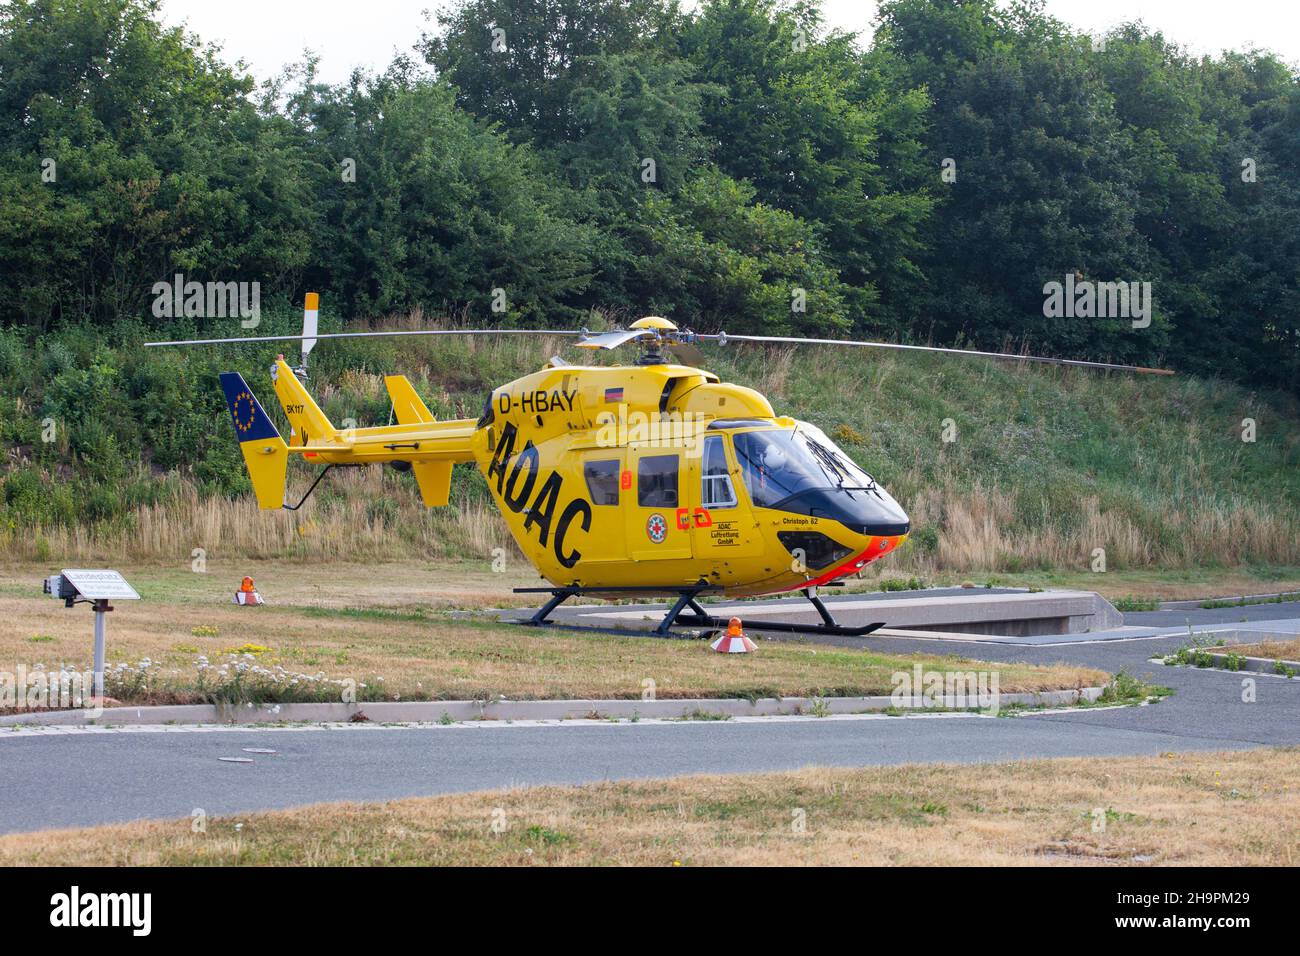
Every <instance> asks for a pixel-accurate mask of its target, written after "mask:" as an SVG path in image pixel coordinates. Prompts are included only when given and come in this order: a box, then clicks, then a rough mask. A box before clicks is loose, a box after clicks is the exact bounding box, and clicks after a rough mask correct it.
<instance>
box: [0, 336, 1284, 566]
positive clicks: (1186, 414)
mask: <svg viewBox="0 0 1300 956" xmlns="http://www.w3.org/2000/svg"><path fill="white" fill-rule="evenodd" d="M415 321H416V322H419V321H421V320H420V319H418V317H417V319H416V320H415ZM37 351H39V350H37ZM74 351H75V350H74ZM130 351H131V350H129V349H126V348H125V347H123V348H122V349H120V350H119V351H118V352H116V353H110V355H109V357H108V363H109V364H110V365H112V364H113V363H115V362H116V364H117V365H120V366H122V368H123V369H126V368H130V367H131V363H132V362H133V361H137V359H136V358H135V357H134V356H133V355H129V354H128V353H129V352H130ZM235 353H238V354H235ZM235 353H232V352H227V353H224V354H222V355H220V356H216V355H213V354H210V353H187V354H186V355H185V357H184V359H183V360H182V359H180V358H177V357H175V356H170V357H166V358H163V357H161V356H160V357H159V358H158V359H157V360H156V361H159V362H163V363H164V365H163V367H162V369H161V372H162V373H163V374H162V378H164V379H165V378H166V370H167V369H170V368H172V367H173V366H172V365H168V364H166V363H181V364H179V365H175V366H174V367H175V368H182V367H183V368H184V369H185V373H184V374H185V375H186V377H187V380H189V381H191V382H196V381H198V380H200V379H201V378H202V373H203V371H204V370H208V371H210V370H212V369H215V368H216V367H217V366H218V365H221V366H227V365H235V366H237V367H241V368H244V369H246V370H247V371H248V373H249V374H250V375H253V376H254V377H252V378H250V381H252V382H254V383H255V387H257V388H259V389H260V390H261V391H262V392H264V393H265V394H264V396H263V397H264V400H265V399H267V398H269V397H270V391H271V390H270V387H269V384H267V383H266V382H265V375H264V373H261V372H257V373H254V371H253V370H254V369H260V368H261V367H262V366H264V363H265V358H266V354H265V353H262V352H257V351H254V350H253V349H251V348H245V349H239V350H235ZM556 353H560V354H562V355H564V356H565V357H566V358H568V359H570V360H579V359H580V358H586V356H585V355H584V356H579V355H578V354H577V350H574V349H572V348H569V347H567V343H566V340H564V339H561V338H556V339H554V340H546V341H544V342H525V341H519V340H509V341H507V340H503V341H499V342H483V341H479V342H472V341H468V340H446V339H442V340H438V341H436V342H433V341H421V342H412V341H410V340H405V341H403V342H401V343H400V344H395V343H394V342H392V341H367V342H353V343H346V344H342V343H330V344H328V345H327V346H325V347H322V348H320V349H318V350H317V352H316V354H315V356H314V357H313V358H314V368H313V379H312V387H313V389H314V390H315V391H316V392H317V393H318V394H319V396H320V398H321V401H322V403H323V405H324V406H325V408H326V410H327V412H328V413H329V414H330V415H331V416H332V417H334V418H335V420H336V421H342V420H343V419H344V418H349V417H350V418H354V419H355V420H357V422H358V423H359V424H372V423H377V422H382V421H385V420H386V419H387V414H388V405H387V399H386V396H385V393H384V390H383V386H382V378H381V376H382V374H383V373H385V372H393V371H400V372H405V373H406V374H408V375H409V376H410V377H411V378H412V379H413V381H414V382H415V383H416V386H417V388H418V389H419V390H420V391H421V393H422V394H423V395H425V396H426V397H427V399H428V402H429V405H430V407H431V408H432V409H433V410H434V411H435V413H437V414H439V415H441V416H476V415H477V414H478V412H479V410H480V408H481V405H482V401H483V398H484V396H485V395H486V393H487V390H488V389H489V388H490V387H491V386H492V385H495V384H499V383H501V382H504V381H508V380H509V379H510V378H512V377H515V376H517V375H519V374H522V373H525V372H527V371H530V370H533V369H535V368H537V367H538V366H539V365H540V364H541V362H542V361H543V360H544V359H545V358H546V357H548V356H550V355H552V354H556ZM151 354H152V353H151ZM709 354H710V358H711V367H712V368H713V370H714V371H717V372H718V373H719V374H721V375H722V376H723V377H724V378H726V379H730V380H734V381H738V382H741V383H744V384H748V385H753V386H755V387H757V388H759V389H760V390H761V391H763V392H764V393H766V394H767V395H769V397H770V398H771V399H772V400H773V404H774V405H775V406H776V408H777V411H778V412H780V413H783V414H792V415H794V416H796V417H799V418H804V419H807V420H809V421H813V422H815V423H817V424H819V425H821V426H822V427H823V428H824V429H825V430H826V431H827V432H828V433H829V434H832V435H833V436H834V437H836V438H837V440H839V441H840V442H841V443H842V444H843V445H845V447H846V448H847V449H848V450H850V451H851V452H852V453H853V454H854V455H855V456H857V457H858V458H859V459H860V460H861V462H862V463H863V464H864V465H865V466H866V467H867V468H868V470H871V471H873V473H875V474H876V476H877V477H878V478H879V479H880V480H881V481H882V482H883V483H884V484H885V485H886V487H888V488H889V489H890V490H891V491H892V492H893V493H894V494H895V496H896V497H898V498H899V499H900V501H902V502H903V503H904V505H905V506H906V507H907V508H908V510H909V511H910V512H911V514H912V516H913V518H914V521H915V524H916V534H915V535H914V536H913V539H912V541H911V542H909V544H908V545H907V546H906V547H905V549H904V550H903V551H902V552H901V553H899V554H898V555H896V556H894V557H892V558H891V559H890V570H891V571H894V572H897V571H904V572H909V573H911V572H920V573H925V574H930V575H933V574H935V573H939V572H944V571H952V572H957V573H960V572H965V571H986V572H987V571H997V572H1024V571H1035V570H1058V571H1059V570H1068V569H1075V570H1086V569H1087V568H1088V566H1089V562H1090V560H1091V555H1092V553H1093V551H1094V549H1096V548H1104V549H1105V550H1106V559H1107V564H1108V567H1109V568H1111V569H1118V568H1141V567H1150V566H1155V565H1160V566H1163V567H1183V568H1187V567H1201V566H1209V567H1236V566H1242V565H1255V566H1268V565H1294V564H1300V533H1298V531H1300V517H1298V516H1300V467H1297V466H1298V465H1300V424H1298V422H1300V412H1298V410H1297V407H1296V405H1295V403H1294V402H1293V401H1291V400H1290V399H1286V398H1282V397H1278V396H1268V397H1264V396H1257V395H1253V394H1251V393H1249V392H1247V391H1244V390H1242V389H1240V388H1238V387H1236V386H1231V385H1227V384H1224V383H1219V382H1208V381H1204V380H1198V379H1193V378H1187V377H1175V378H1173V379H1164V378H1154V377H1134V376H1128V375H1120V374H1099V373H1094V372H1086V371H1081V370H1072V369H1051V368H1041V367H1037V366H1028V365H1025V366H1020V365H1007V364H1001V363H992V362H988V361H983V360H975V359H969V360H964V359H958V358H948V357H938V356H915V355H891V354H885V353H877V352H872V351H869V350H831V349H827V348H817V347H808V348H805V349H802V350H798V351H797V352H796V351H794V350H788V349H776V350H762V349H753V348H737V347H735V346H728V347H727V348H726V349H720V350H717V349H715V350H711V351H710V353H709ZM623 357H624V358H626V357H627V356H623ZM150 360H151V361H153V359H150ZM72 361H74V363H75V361H80V359H77V358H75V357H74V359H73V360H72ZM30 364H31V366H32V367H33V368H36V367H40V366H41V365H42V360H41V358H40V356H39V355H37V354H33V355H32V356H30ZM150 371H151V373H152V374H153V375H154V376H155V377H158V375H159V373H160V369H158V368H153V367H150ZM133 375H134V378H135V380H137V381H138V380H141V379H143V380H144V381H145V383H146V386H147V387H145V388H143V390H142V392H141V394H140V396H139V397H138V399H137V400H136V404H135V405H132V406H131V407H130V408H127V409H125V411H122V412H119V417H120V416H121V415H127V416H130V415H140V416H145V415H148V414H149V413H150V409H151V408H153V405H151V404H150V403H151V402H152V401H153V400H152V399H151V398H150V394H151V393H150V389H151V388H152V389H153V391H154V392H157V391H158V388H159V386H157V385H156V384H153V385H150V384H149V383H150V382H151V381H152V379H150V378H149V376H148V375H143V376H142V374H141V373H140V370H139V369H134V371H133ZM119 377H121V376H119ZM4 381H5V382H6V383H8V384H7V385H6V388H7V389H8V390H9V391H11V392H13V391H21V392H22V393H23V395H22V401H21V402H20V403H19V404H14V396H13V395H12V394H11V395H6V396H4V399H3V402H0V408H4V407H5V403H8V409H9V411H7V412H5V414H7V415H9V416H11V417H13V418H15V420H16V421H11V422H9V424H8V427H7V430H6V433H7V434H16V433H17V432H18V431H21V429H20V428H19V425H20V424H21V422H22V421H25V420H26V419H23V416H24V415H26V416H27V417H29V418H30V417H33V416H36V415H39V414H41V413H42V410H43V409H44V408H45V407H46V405H47V404H48V396H46V395H44V393H43V388H44V386H43V385H42V383H41V381H40V380H39V378H30V379H26V380H24V379H23V378H22V376H15V375H14V374H8V375H7V377H6V378H5V379H4ZM183 397H184V396H181V398H183ZM177 400H178V401H179V400H181V399H177ZM141 403H143V404H141ZM277 413H278V410H277ZM188 414H189V415H190V417H189V418H187V419H186V420H185V421H187V422H190V424H191V425H192V424H193V422H198V424H199V426H201V428H202V430H203V431H204V432H206V433H208V434H207V435H206V436H205V438H204V439H203V440H205V441H208V442H210V443H211V444H210V447H209V446H208V445H203V446H202V447H203V448H204V449H205V451H204V454H205V455H206V456H207V457H206V458H204V460H203V462H202V467H201V469H200V476H204V475H207V476H210V475H211V473H212V472H213V471H214V470H216V471H218V472H219V473H220V474H230V473H232V470H233V469H237V467H238V462H237V461H236V460H235V457H234V456H233V454H230V449H229V448H227V447H225V443H223V442H222V439H224V438H228V437H229V436H225V434H224V430H225V429H226V426H225V423H224V421H223V420H222V418H223V416H222V415H220V414H219V413H217V414H214V413H212V412H211V411H210V410H200V411H191V412H190V413H188ZM180 415H181V413H180V412H176V413H171V412H168V414H167V415H165V416H164V424H163V425H158V426H154V431H155V432H158V430H159V429H162V430H164V431H165V430H166V428H167V427H168V426H167V425H166V424H165V422H166V421H170V420H171V419H172V418H175V419H176V421H177V422H178V423H179V422H180V421H181V419H180ZM1247 417H1250V418H1254V419H1255V420H1256V421H1257V423H1258V440H1257V441H1256V442H1254V443H1245V442H1243V441H1241V421H1242V419H1243V418H1247ZM948 419H951V420H952V422H953V424H955V426H956V429H957V440H956V441H955V442H951V443H946V442H944V441H943V440H942V430H943V427H944V423H945V420H948ZM74 427H75V425H74ZM177 427H180V425H179V424H178V425H177ZM187 427H189V426H187ZM149 434H151V433H150V432H148V431H145V432H143V433H142V435H143V437H140V435H137V436H136V437H137V438H138V439H139V440H140V441H146V440H147V439H148V437H149ZM159 434H161V432H159ZM193 442H194V444H195V447H200V439H197V438H196V439H194V440H193ZM228 444H229V445H230V446H232V447H233V442H229V443H228ZM179 447H180V448H181V452H180V454H183V453H184V449H185V448H186V447H188V446H187V445H185V444H184V443H183V442H182V443H180V445H179ZM22 454H27V455H28V457H30V458H34V459H37V461H36V462H35V464H34V465H33V467H35V468H36V469H37V470H39V471H43V472H45V473H47V474H49V475H50V476H63V477H65V478H66V477H67V476H68V475H69V474H71V475H75V474H77V473H78V468H80V467H81V465H82V464H84V462H82V457H83V456H82V455H81V453H79V452H78V451H77V447H76V442H70V443H69V446H68V447H67V448H66V449H62V450H55V451H51V450H48V449H41V448H39V447H37V448H35V449H33V448H32V446H30V445H28V446H27V447H26V450H25V451H24V452H20V453H19V454H17V455H11V458H14V457H21V455H22ZM51 454H54V455H55V456H56V459H55V460H54V461H50V460H49V456H50V455H51ZM132 454H133V452H132V451H131V449H130V447H129V442H128V441H127V440H126V439H123V440H122V456H121V457H124V458H127V459H130V456H131V455H132ZM135 454H137V455H138V454H139V453H138V452H136V453H135ZM144 454H145V455H146V456H147V457H150V458H153V459H154V460H155V461H156V460H157V458H156V456H155V455H154V453H153V452H152V451H149V450H146V451H145V452H144ZM175 454H177V453H176V452H173V455H174V456H175ZM42 455H44V456H45V458H44V460H41V456H42ZM128 464H131V462H130V461H128ZM457 472H458V474H457V479H456V483H455V494H456V498H457V502H458V507H456V508H452V509H446V510H443V511H439V512H433V513H425V512H424V510H423V509H422V508H421V507H420V506H419V503H418V498H417V496H416V495H415V493H414V488H413V486H412V483H411V480H410V478H409V476H400V475H396V474H394V473H392V472H391V471H390V472H381V471H379V470H377V469H376V470H372V471H371V472H370V473H368V474H348V475H345V476H342V477H340V478H339V479H338V480H335V479H334V478H331V480H330V481H331V485H330V487H327V488H325V489H324V490H323V491H321V492H318V497H317V500H315V501H314V502H313V503H312V504H310V505H308V507H307V508H305V509H304V511H303V512H302V513H300V514H297V515H291V514H287V513H282V514H259V513H257V512H256V511H255V510H254V509H253V508H252V507H251V506H250V505H249V504H248V502H247V501H246V500H245V501H241V502H236V503H233V504H232V503H230V502H229V501H227V499H226V498H224V497H222V496H220V495H218V496H216V497H213V496H212V495H211V494H210V493H208V492H210V491H211V489H213V488H214V487H216V486H217V485H218V484H220V482H213V481H212V480H208V481H207V484H206V485H205V486H204V487H203V488H200V487H199V485H198V482H196V481H195V480H193V478H192V476H190V475H189V474H187V473H186V470H185V468H184V467H182V468H181V469H180V470H179V471H175V470H174V471H173V477H172V478H171V479H168V478H167V477H166V476H165V475H158V474H153V475H148V474H146V475H145V476H144V478H145V479H146V480H145V481H143V482H141V481H140V477H141V476H140V475H139V473H138V472H137V473H132V474H129V475H127V476H125V477H117V478H114V479H112V480H114V481H117V482H119V483H122V484H124V485H129V486H130V488H131V489H132V491H131V493H130V494H121V495H118V499H120V500H123V501H134V500H136V499H137V498H141V499H142V500H143V501H144V502H145V503H144V504H142V505H140V506H139V507H130V508H129V509H128V510H127V513H125V514H122V515H117V516H115V517H112V518H109V519H104V520H103V521H102V522H101V523H100V524H99V526H98V537H96V535H95V534H93V533H92V532H90V531H88V530H87V528H86V524H87V520H78V521H75V522H70V525H72V526H71V527H60V526H58V525H57V523H56V524H53V525H52V526H47V527H42V528H41V529H40V530H39V532H38V533H33V532H32V531H31V530H30V528H29V527H27V521H28V519H27V516H26V514H25V513H24V511H23V510H22V508H21V507H20V505H21V504H22V502H21V501H18V500H15V501H12V502H10V505H9V507H8V510H7V513H6V515H5V516H4V518H5V520H3V521H0V535H3V534H5V529H6V528H9V529H10V531H9V534H8V540H7V542H5V543H7V545H8V548H9V550H10V551H11V553H13V554H14V555H15V556H20V557H30V558H39V559H45V558H52V557H56V556H59V555H63V554H80V555H92V554H97V553H98V554H104V555H113V556H118V555H121V554H122V553H123V552H126V553H129V554H130V555H132V556H135V557H139V558H147V559H159V560H176V561H180V560H184V561H188V560H189V554H190V552H191V550H192V549H193V548H194V547H203V548H205V549H206V550H208V551H210V552H211V551H216V550H220V551H223V552H224V553H227V554H251V555H279V556H295V555H296V556H303V557H310V556H339V555H352V556H376V557H378V556H385V555H398V556H401V555H420V556H425V555H435V556H447V557H462V558H471V559H486V558H487V557H488V556H489V555H490V553H491V550H492V548H494V547H497V546H500V545H502V544H506V543H507V541H506V538H505V536H504V534H503V533H502V528H501V526H500V524H499V523H498V522H497V521H496V519H495V518H494V517H493V516H492V514H491V512H490V509H489V508H488V507H487V505H486V502H485V498H484V496H483V489H482V486H481V482H480V481H479V479H478V476H477V475H476V474H475V473H474V472H473V470H472V469H468V468H464V469H458V470H457ZM295 475H296V476H297V479H296V484H297V486H298V487H299V488H300V489H301V488H302V487H305V485H306V483H307V481H308V480H309V477H310V472H309V471H307V470H306V469H298V470H296V471H295ZM223 481H224V483H225V484H227V485H229V486H232V487H235V488H237V487H239V486H240V484H241V483H242V479H241V478H239V477H238V474H237V471H234V472H233V476H232V477H229V478H227V479H223ZM56 484H57V482H53V483H52V484H51V491H52V492H53V491H54V490H55V489H54V487H53V486H54V485H56ZM141 484H143V485H144V486H145V487H146V488H147V489H148V493H147V494H144V493H141V492H139V491H137V490H135V489H136V488H137V486H139V485H141ZM205 489H206V491H205ZM9 497H10V498H13V497H14V496H12V495H10V496H9ZM103 508H110V505H109V504H104V505H103Z"/></svg>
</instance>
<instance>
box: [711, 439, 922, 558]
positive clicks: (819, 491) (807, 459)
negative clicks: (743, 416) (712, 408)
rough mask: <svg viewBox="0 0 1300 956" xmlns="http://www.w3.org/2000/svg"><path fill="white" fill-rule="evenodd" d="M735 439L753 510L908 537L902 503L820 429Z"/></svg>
mask: <svg viewBox="0 0 1300 956" xmlns="http://www.w3.org/2000/svg"><path fill="white" fill-rule="evenodd" d="M729 424H732V425H735V424H738V423H735V422H732V423H729ZM731 438H732V443H733V447H734V449H735V453H736V461H737V462H738V463H739V465H740V468H741V476H742V479H743V481H744V484H745V487H746V489H747V490H748V491H749V496H750V500H751V501H752V502H753V504H754V507H756V508H770V509H773V510H775V511H785V512H790V513H792V514H800V515H808V516H810V517H817V518H828V519H830V520H832V521H836V522H839V523H840V524H842V525H844V526H845V527H846V528H848V529H849V530H851V531H854V532H856V533H858V534H862V535H878V536H882V537H887V536H896V535H904V534H907V532H908V529H909V527H910V520H909V518H908V516H907V513H906V512H904V511H903V509H902V508H901V507H900V506H899V504H898V502H897V501H895V500H894V499H893V497H892V496H891V495H890V494H889V492H887V491H885V490H884V489H883V488H881V487H880V485H879V484H877V483H876V481H875V479H874V478H872V477H871V476H870V475H869V474H867V473H866V472H865V471H863V470H862V469H861V468H860V467H858V465H857V464H856V463H855V462H854V461H853V459H852V458H850V457H849V456H848V455H847V454H845V452H844V451H842V450H841V449H840V448H839V447H838V446H837V445H836V444H835V443H834V442H833V441H831V439H830V438H829V437H827V435H826V434H825V433H824V432H823V431H822V430H821V429H820V428H818V427H816V426H815V425H809V424H808V423H806V422H797V423H796V424H795V427H794V428H781V427H768V428H750V429H745V430H735V431H733V432H732V435H731Z"/></svg>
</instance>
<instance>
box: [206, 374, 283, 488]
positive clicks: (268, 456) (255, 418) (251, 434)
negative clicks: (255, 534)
mask: <svg viewBox="0 0 1300 956" xmlns="http://www.w3.org/2000/svg"><path fill="white" fill-rule="evenodd" d="M292 374H293V373H290V377H292ZM221 390H222V391H223V392H225V393H226V407H227V408H229V409H230V418H231V421H233V422H234V424H235V436H236V437H237V438H238V439H239V450H240V451H241V452H243V454H244V464H245V465H247V466H248V477H249V478H250V479H252V482H253V491H254V492H255V493H256V494H257V506H258V507H259V508H264V509H272V508H283V507H284V480H285V473H286V470H287V469H288V466H289V449H288V446H287V445H285V443H284V439H283V438H281V437H280V433H279V432H278V431H276V428H275V423H274V422H272V421H271V419H270V416H268V415H267V414H266V412H265V411H264V410H263V409H262V405H261V403H260V402H258V400H257V398H256V397H255V396H254V395H253V390H252V389H251V388H249V387H248V383H247V382H245V381H244V376H242V375H240V374H239V373H238V372H222V373H221Z"/></svg>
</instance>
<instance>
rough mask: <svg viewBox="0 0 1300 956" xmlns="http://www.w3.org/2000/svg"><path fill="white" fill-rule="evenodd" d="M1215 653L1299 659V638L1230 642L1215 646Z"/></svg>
mask: <svg viewBox="0 0 1300 956" xmlns="http://www.w3.org/2000/svg"><path fill="white" fill-rule="evenodd" d="M1213 652H1214V653H1216V654H1225V653H1229V652H1231V653H1233V654H1236V655H1237V656H1238V657H1267V658H1270V659H1271V660H1275V661H1300V639H1297V640H1294V641H1260V642H1259V643H1258V644H1231V645H1229V646H1227V647H1216V648H1214V649H1213Z"/></svg>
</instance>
